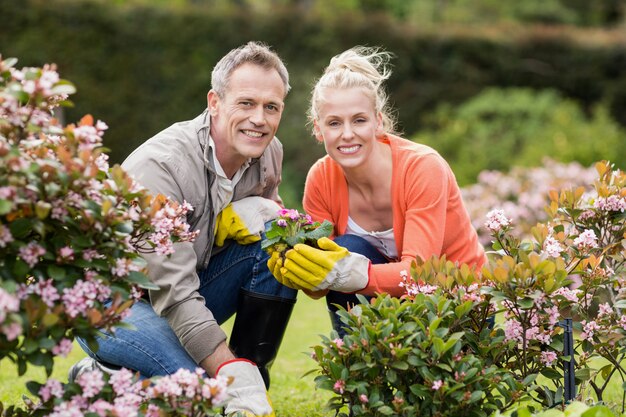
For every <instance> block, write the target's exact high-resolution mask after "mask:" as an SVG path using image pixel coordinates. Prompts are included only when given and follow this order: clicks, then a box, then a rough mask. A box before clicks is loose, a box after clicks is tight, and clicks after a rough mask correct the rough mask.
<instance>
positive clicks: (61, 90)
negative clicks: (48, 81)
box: [50, 82, 76, 95]
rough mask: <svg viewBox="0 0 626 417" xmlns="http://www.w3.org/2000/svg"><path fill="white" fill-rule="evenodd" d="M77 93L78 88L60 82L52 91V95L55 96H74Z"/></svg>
mask: <svg viewBox="0 0 626 417" xmlns="http://www.w3.org/2000/svg"><path fill="white" fill-rule="evenodd" d="M75 92H76V88H75V87H74V86H73V85H72V84H69V83H62V82H59V83H58V84H57V85H55V86H54V87H52V89H51V90H50V93H52V94H55V95H61V94H74V93H75Z"/></svg>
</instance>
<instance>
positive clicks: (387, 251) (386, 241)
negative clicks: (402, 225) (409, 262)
mask: <svg viewBox="0 0 626 417" xmlns="http://www.w3.org/2000/svg"><path fill="white" fill-rule="evenodd" d="M348 233H350V234H352V235H357V236H361V237H362V238H363V239H365V240H367V241H368V242H369V243H371V244H372V246H374V247H375V248H376V249H378V250H379V251H380V252H381V253H382V254H383V255H385V256H386V257H387V258H389V259H398V248H397V247H396V239H395V238H394V236H393V229H388V230H385V231H382V232H368V231H366V230H365V229H363V228H362V227H361V226H359V225H358V224H356V222H355V221H354V220H352V217H350V216H348V227H347V229H346V234H348Z"/></svg>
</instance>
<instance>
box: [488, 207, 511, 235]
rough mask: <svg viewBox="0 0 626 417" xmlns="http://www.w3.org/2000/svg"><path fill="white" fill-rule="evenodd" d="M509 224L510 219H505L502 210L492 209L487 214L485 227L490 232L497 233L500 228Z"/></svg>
mask: <svg viewBox="0 0 626 417" xmlns="http://www.w3.org/2000/svg"><path fill="white" fill-rule="evenodd" d="M510 224H511V219H509V218H507V217H506V216H505V214H504V211H503V210H498V209H494V210H491V211H490V212H489V213H487V221H486V222H485V226H486V227H487V229H489V230H491V231H492V232H498V231H500V230H501V229H502V228H504V227H507V226H509V225H510Z"/></svg>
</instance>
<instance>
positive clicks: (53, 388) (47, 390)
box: [39, 378, 64, 402]
mask: <svg viewBox="0 0 626 417" xmlns="http://www.w3.org/2000/svg"><path fill="white" fill-rule="evenodd" d="M63 392H64V391H63V385H62V384H61V383H60V382H59V381H57V380H56V379H54V378H51V379H48V380H47V381H46V383H45V384H44V385H43V386H42V387H41V388H39V396H40V397H41V399H42V400H43V401H44V402H47V401H48V400H49V399H51V398H62V397H63Z"/></svg>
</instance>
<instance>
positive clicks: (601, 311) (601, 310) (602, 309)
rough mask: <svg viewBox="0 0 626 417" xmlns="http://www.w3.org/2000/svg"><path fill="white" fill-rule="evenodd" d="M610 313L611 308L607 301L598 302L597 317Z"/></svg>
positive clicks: (611, 311)
mask: <svg viewBox="0 0 626 417" xmlns="http://www.w3.org/2000/svg"><path fill="white" fill-rule="evenodd" d="M611 314H613V308H612V307H611V306H610V305H609V303H604V304H600V305H599V306H598V317H602V316H610V315H611Z"/></svg>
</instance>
